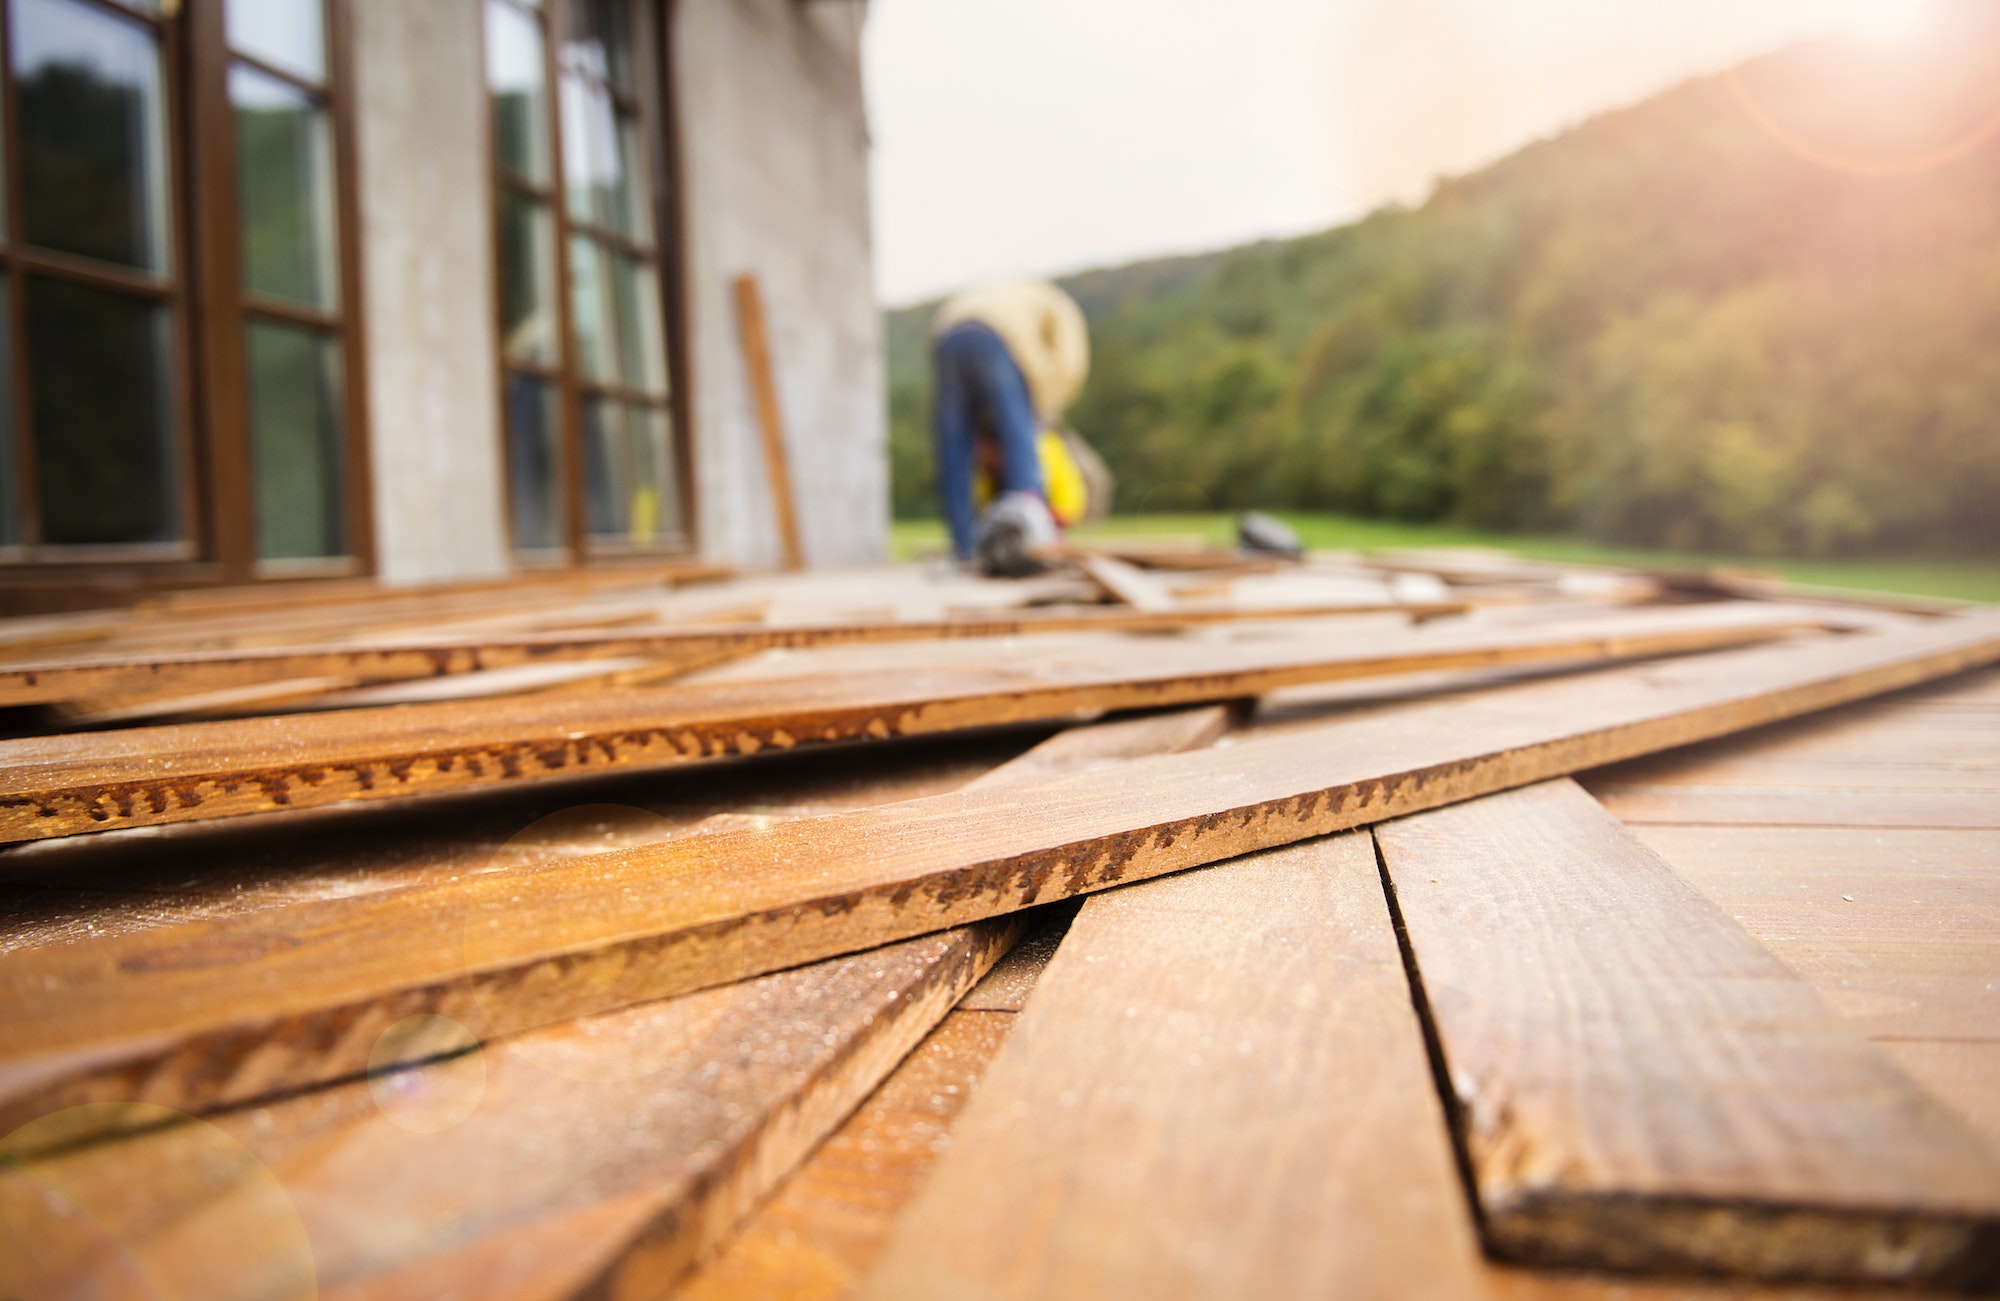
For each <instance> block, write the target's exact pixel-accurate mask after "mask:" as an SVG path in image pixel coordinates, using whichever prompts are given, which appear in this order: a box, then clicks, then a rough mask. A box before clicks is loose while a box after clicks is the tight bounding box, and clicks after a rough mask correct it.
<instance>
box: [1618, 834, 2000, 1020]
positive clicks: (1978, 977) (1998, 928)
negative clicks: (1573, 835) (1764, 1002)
mask: <svg viewBox="0 0 2000 1301" xmlns="http://www.w3.org/2000/svg"><path fill="white" fill-rule="evenodd" d="M1633 830H1634V832H1635V833H1636V834H1637V835H1638V836H1639V838H1640V839H1641V840H1643V841H1644V842H1645V843H1646V844H1647V846H1649V847H1650V848H1651V849H1652V850H1653V851H1654V852H1656V853H1658V854H1659V855H1660V856H1661V857H1663V858H1665V859H1666V860H1667V861H1668V862H1670V863H1672V864H1673V865H1674V868H1675V870H1676V871H1677V872H1679V873H1680V874H1681V875H1682V876H1683V877H1685V878H1686V879H1687V880H1688V881H1690V882H1691V883H1693V884H1694V885H1695V886H1696V887H1697V888H1699V889H1700V890H1701V892H1702V893H1703V894H1705V895H1707V896H1708V897H1709V898H1710V899H1712V900H1714V901H1715V903H1716V904H1717V905H1718V906H1719V907H1721V908H1722V909H1724V910H1725V911H1727V912H1728V913H1729V914H1730V915H1731V916H1732V917H1734V918H1736V919H1737V920H1738V921H1739V922H1741V923H1742V925H1743V926H1744V928H1745V929H1747V930H1748V931H1749V932H1750V933H1751V934H1752V935H1754V936H1756V937H1757V938H1758V939H1759V940H1760V941H1761V942H1762V943H1763V944H1764V946H1765V947H1766V948H1768V949H1770V950H1771V951H1772V952H1773V953H1775V954H1777V955H1778V956H1779V957H1781V958H1783V959H1784V960H1785V962H1786V963H1788V964H1789V965H1790V966H1791V967H1792V968H1793V969H1794V970H1795V971H1797V972H1798V973H1799V974H1800V975H1802V976H1804V977H1805V978H1806V979H1808V980H1810V981H1811V982H1812V983H1813V985H1814V987H1815V988H1817V989H1818V990H1819V991H1820V995H1821V997H1822V998H1824V999H1825V1000H1826V1001H1827V1003H1828V1004H1829V1005H1830V1006H1831V1007H1833V1009H1834V1010H1835V1011H1837V1012H1839V1013H1840V1014H1841V1015H1842V1016H1843V1017H1845V1018H1846V1019H1847V1020H1848V1022H1849V1023H1850V1024H1852V1025H1853V1026H1855V1027H1856V1028H1857V1029H1860V1030H1863V1031H1865V1032H1867V1033H1869V1034H1874V1035H1891V1036H1898V1037H1922V1038H1937V1039H1978V1040H1991V1041H2000V989H1996V988H1995V984H1996V982H1995V980H1994V973H1995V972H2000V832H1995V831H1991V830H1976V829H1960V830H1935V829H1895V828H1871V829H1865V830H1843V829H1838V828H1790V827H1770V828H1761V827H1710V826H1699V825H1696V826H1638V827H1635V828H1633Z"/></svg>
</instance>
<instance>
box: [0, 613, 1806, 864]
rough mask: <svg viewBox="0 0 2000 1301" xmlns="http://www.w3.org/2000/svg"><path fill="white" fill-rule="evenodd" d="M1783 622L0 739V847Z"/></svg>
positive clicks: (817, 681)
mask: <svg viewBox="0 0 2000 1301" xmlns="http://www.w3.org/2000/svg"><path fill="white" fill-rule="evenodd" d="M1796 627H1797V625H1796V623H1795V622H1793V621H1792V620H1791V619H1790V618H1789V617H1788V616H1784V615H1782V614H1781V615H1777V616H1765V615H1763V614H1762V613H1761V612H1759V611H1757V610H1755V609H1754V608H1752V609H1749V610H1742V609H1737V610H1731V609H1721V610H1715V611H1711V612H1702V611H1691V612H1676V611H1666V612H1653V613H1647V614H1637V615H1629V614H1628V615H1613V616H1607V617H1605V618H1602V619H1596V620H1588V621H1580V622H1578V623H1575V624H1571V625H1566V626H1563V627H1555V628H1537V629H1488V628H1482V627H1479V626H1476V625H1474V626H1468V627H1452V628H1434V629H1412V630H1407V631H1404V632H1402V633H1400V634H1398V635H1392V636H1384V637H1379V638H1375V639H1371V644H1370V645H1369V646H1368V647H1366V648H1360V649H1357V648H1353V647H1342V646H1335V647H1329V646H1327V645H1326V644H1325V643H1324V641H1323V640H1322V639H1308V638H1297V637H1295V638H1290V639H1280V640H1274V641H1271V642H1254V641H1246V642H1241V643H1234V644H1231V643H1214V642H1202V641H1186V640H1171V641H1160V642H1157V643H1153V644H1147V645H1144V646H1143V647H1141V646H1137V645H1134V644H1133V643H1131V642H1128V641H1122V640H1114V641H1109V642H1105V643H1103V644H1101V645H1097V644H1092V645H1089V646H1085V647H1078V648H1072V649H1068V650H1061V651H1043V652H1040V653H1038V652H1036V651H1035V650H1033V649H1032V648H1028V647H1015V648H1000V649H999V653H997V654H994V655H993V656H992V658H991V660H990V662H988V663H985V664H981V665H974V664H969V663H960V664H958V665H955V666H951V667H947V668H939V669H938V670H936V671H933V672H930V673H923V672H911V671H908V670H898V671H882V672H875V673H866V672H856V673H850V674H814V675H811V676H793V677H789V678H784V679H777V680H765V681H760V682H740V683H739V682H726V681H715V682H698V683H685V684H674V685H668V686H664V687H654V688H633V689H629V690H617V691H610V690H607V691H601V692H595V693H591V694H587V695H582V696H567V695H565V696H561V697H544V696H529V697H522V698H512V699H504V700H496V701H493V702H489V703H485V704H482V705H480V706H478V707H472V706H468V705H467V704H465V703H464V702H448V703H437V704H428V705H422V704H419V705H403V706H393V707H381V708H375V709H355V710H348V711H345V712H341V713H334V714H319V715H312V716H279V717H272V718H255V719H242V720H232V721H227V722H212V723H187V724H180V725H176V726H170V727H156V728H134V729H131V730H127V731H122V732H107V733H91V734H85V735H79V736H66V737H35V738H29V739H25V740H18V741H0V840H12V841H21V840H34V839H43V838H47V837H52V836H63V835H72V834H75V833H77V832H85V831H105V830H113V829H117V828H121V827H135V826H158V825H161V824H165V823H172V822H187V821H197V820H206V819H211V818H218V817H240V816H243V815H245V814H249V813H257V812H264V811H268V810H270V809H273V808H306V807H313V806H319V805H326V804H332V803H338V802H343V801H349V800H376V799H395V798H404V797H408V796H411V795H416V794H432V793H436V792H438V791H443V790H452V789H462V788H465V787H468V786H478V785H488V784H494V783H500V782H510V781H522V780H530V779H535V778H548V777H556V776H575V775H578V774H582V773H590V772H602V771H605V770H607V769H611V768H616V767H624V766H637V765H652V766H661V765H669V764H677V763H686V762H689V761H693V760H701V759H716V758H722V757H724V756H729V755H740V754H756V753H758V752H760V751H764V750H780V751H782V750H790V749H794V748H796V747H799V746H803V745H821V744H828V743H834V742H843V741H867V740H882V739H886V738H889V737H892V736H913V735H920V734H924V733H931V732H940V731H954V730H961V729H964V728H968V727H978V726H990V725H994V724H1000V723H1021V722H1030V721H1037V720H1058V719H1067V718H1075V717H1078V716H1085V715H1089V714H1092V713H1096V712H1099V711H1108V710H1119V709H1145V708H1157V707H1161V706H1170V705H1181V704H1192V703H1196V702H1200V701H1209V700H1218V699H1227V698H1231V697H1238V696H1246V695H1256V694H1258V693H1261V692H1264V691H1268V690H1271V689H1274V688H1277V687H1282V686H1288V685H1293V684H1297V683H1300V682H1324V681H1329V680H1335V679H1343V678H1356V677H1369V676H1380V675H1385V674H1393V673H1399V672H1413V671H1421V670H1425V669H1435V668H1454V667H1457V668H1462V667H1483V666H1492V665H1502V664H1522V663H1536V662H1562V663H1574V662H1589V661H1593V660H1604V659H1614V658H1626V657H1631V656H1638V655H1658V654H1669V653H1675V652H1684V651H1692V650H1700V649H1705V648H1711V647H1715V646H1727V645H1740V644H1744V643H1746V642H1754V641H1761V640H1768V639H1770V638H1773V637H1778V636H1782V635H1785V634H1786V633H1789V632H1792V631H1795V630H1796ZM1141 652H1143V653H1141Z"/></svg>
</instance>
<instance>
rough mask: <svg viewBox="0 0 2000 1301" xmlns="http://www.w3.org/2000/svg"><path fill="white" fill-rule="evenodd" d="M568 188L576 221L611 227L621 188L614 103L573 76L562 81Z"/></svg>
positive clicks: (591, 86) (602, 93)
mask: <svg viewBox="0 0 2000 1301" xmlns="http://www.w3.org/2000/svg"><path fill="white" fill-rule="evenodd" d="M562 146H563V188H564V190H565V191H567V192H568V195H569V215H570V217H571V219H572V220H575V221H582V222H592V223H595V224H597V225H602V226H608V225H610V224H611V223H610V221H608V220H607V219H606V214H607V213H608V211H609V199H608V196H609V194H610V192H611V191H612V189H613V188H614V187H616V186H617V184H618V173H619V159H618V126H617V120H616V118H615V117H614V115H613V114H612V111H611V97H610V96H609V95H607V94H605V93H604V90H603V89H602V88H601V87H599V86H598V85H596V84H595V83H594V82H591V81H588V80H586V79H584V78H582V77H578V76H575V75H574V74H567V73H566V74H564V76H563V79H562Z"/></svg>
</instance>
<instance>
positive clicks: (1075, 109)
mask: <svg viewBox="0 0 2000 1301" xmlns="http://www.w3.org/2000/svg"><path fill="white" fill-rule="evenodd" d="M1928 2H1929V0H871V3H870V5H869V16H868V29H867V32H866V36H865V41H866V46H865V58H866V73H867V82H868V96H869V106H870V113H871V120H872V129H873V132H874V143H875V158H874V192H875V239H876V258H877V269H876V282H877V289H878V291H879V293H880V295H881V298H882V301H883V302H885V303H887V304H891V305H900V304H903V303H908V302H913V301H917V300H919V299H923V298H927V297H930V296H932V295H935V294H939V293H943V292H946V291H948V290H951V289H953V288H956V287H958V286H960V285H963V284H965V283H967V282H970V281H974V280H978V279H981V278H984V277H988V276H994V275H1008V274H1051V273H1055V272H1064V271H1073V270H1079V269H1082V268H1085V267H1090V266H1101V265H1106V264H1111V263H1117V262H1124V261H1129V260H1131V259H1134V258H1140V257H1147V256H1153V255H1158V254H1164V253H1180V252H1193V251H1198V250H1202V249H1208V248H1216V247H1220V246H1224V245H1228V244H1234V243H1239V242H1242V241H1245V240H1249V239H1254V238H1257V237H1259V236H1265V235H1284V234H1294V233H1298V232H1301V231H1307V230H1317V229H1321V228H1323V227H1326V226H1330V225H1333V224H1335V223H1337V222H1341V221H1346V220H1351V219H1353V218H1355V217H1358V216H1361V215H1363V214H1365V213H1367V212H1368V211H1370V210H1372V209H1373V208H1375V207H1377V206H1379V205H1381V204H1383V203H1385V202H1388V201H1390V200H1401V201H1404V202H1416V201H1420V200H1421V199H1422V198H1423V197H1424V196H1425V194H1427V193H1428V192H1429V190H1430V186H1431V183H1432V181H1433V179H1434V178H1435V177H1437V176H1438V175H1440V174H1447V175H1449V174H1454V173H1458V172H1464V171H1467V170H1470V169H1472V168H1474V167H1477V166H1478V165H1480V164H1482V163H1485V162H1489V161H1491V160H1493V159H1495V158H1499V157H1501V156H1503V155H1505V154H1507V153H1510V152H1512V151H1513V150H1515V149H1516V148H1519V147H1520V146H1521V145H1523V144H1526V143H1527V142H1529V141H1531V140H1534V139H1536V138H1538V137H1541V136H1545V135H1549V134H1551V133H1553V132H1555V131H1558V130H1560V129H1561V128H1563V127H1565V126H1568V125H1571V124H1574V123H1576V122H1578V121H1580V120H1582V119H1583V118H1586V117H1588V116H1590V115H1591V114H1592V113H1595V112H1598V111H1600V110H1603V109H1607V108H1613V107H1617V106H1619V105H1622V104H1628V103H1632V102H1634V101H1636V100H1640V99H1643V98H1645V97H1646V96H1648V95H1650V94H1652V93H1654V92H1655V91H1658V90H1662V89H1664V88H1666V87H1668V86H1670V85H1673V84H1675V83H1677V82H1679V81H1682V80H1685V79H1686V78H1688V77H1690V76H1694V75H1697V74H1701V73H1705V72H1712V71H1716V70H1719V69H1721V68H1723V67H1726V66H1728V65H1730V64H1732V63H1735V62H1737V61H1739V60H1741V59H1744V58H1746V57H1749V56H1750V55H1753V54H1758V53H1762V52H1764V51H1766V50H1770V49H1774V48H1777V47H1778V46H1781V45H1784V44H1787V43H1789V42H1791V41H1794V40H1797V39H1800V38H1801V37H1805V36H1811V35H1818V34H1821V33H1823V32H1825V31H1827V30H1828V29H1829V28H1830V27H1832V26H1835V25H1841V26H1845V27H1847V28H1849V29H1850V30H1857V31H1860V32H1863V33H1866V34H1868V35H1869V36H1870V37H1871V38H1880V39H1894V38H1895V37H1896V36H1897V35H1898V34H1899V33H1900V32H1901V31H1902V30H1904V29H1906V28H1909V27H1911V26H1913V25H1914V24H1916V23H1918V22H1920V21H1921V20H1922V16H1923V10H1924V9H1925V7H1926V4H1927V3H1928Z"/></svg>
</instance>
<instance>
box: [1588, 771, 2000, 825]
mask: <svg viewBox="0 0 2000 1301" xmlns="http://www.w3.org/2000/svg"><path fill="white" fill-rule="evenodd" d="M1583 784H1584V786H1585V788H1586V789H1588V790H1589V791H1590V793H1591V794H1592V795H1594V796H1596V797H1597V799H1598V801H1599V802H1600V803H1602V804H1603V805H1604V807H1605V808H1607V809H1609V810H1611V812H1612V814H1613V815H1615V816H1616V817H1617V818H1618V819H1619V820H1620V821H1622V822H1628V823H1679V824H1683V825H1689V824H1693V825H1705V826H1730V825H1734V826H1757V827H1763V826H1797V827H1960V828H1963V827H2000V791H1967V790H1926V789H1911V788H1904V789H1900V790H1895V789H1892V790H1880V789H1866V788H1856V787H1851V786H1846V787H1843V786H1756V785H1743V786H1735V785H1717V786H1693V785H1650V784H1646V783H1640V782H1625V781H1608V780H1604V779H1602V778H1598V777H1591V776H1586V777H1585V778H1584V779H1583Z"/></svg>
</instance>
